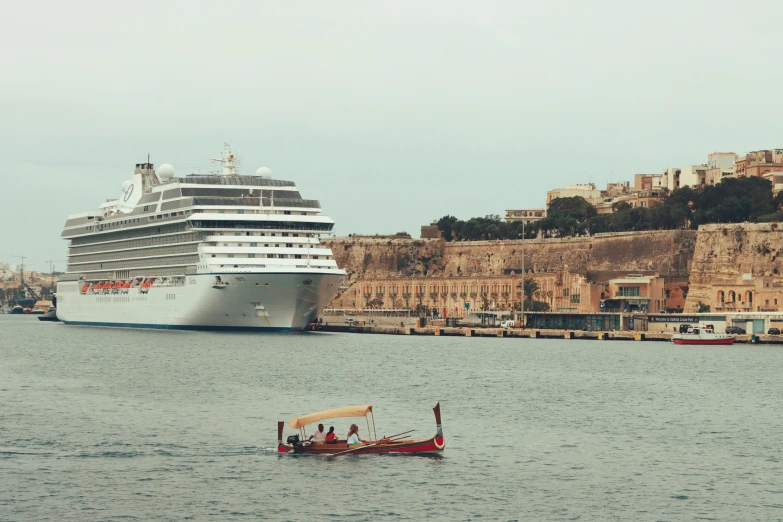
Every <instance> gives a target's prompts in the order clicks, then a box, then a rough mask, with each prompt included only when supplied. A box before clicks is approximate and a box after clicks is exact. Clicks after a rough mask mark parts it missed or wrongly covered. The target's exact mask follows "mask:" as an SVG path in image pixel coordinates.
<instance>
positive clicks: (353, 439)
mask: <svg viewBox="0 0 783 522" xmlns="http://www.w3.org/2000/svg"><path fill="white" fill-rule="evenodd" d="M347 443H348V445H349V446H355V445H357V444H361V443H362V441H360V440H359V426H357V425H356V424H351V429H349V430H348V437H347Z"/></svg>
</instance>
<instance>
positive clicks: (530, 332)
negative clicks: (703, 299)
mask: <svg viewBox="0 0 783 522" xmlns="http://www.w3.org/2000/svg"><path fill="white" fill-rule="evenodd" d="M316 331H322V332H341V333H355V334H381V335H428V336H434V337H496V338H518V339H581V340H593V341H659V342H669V341H671V339H672V336H673V335H674V333H673V332H672V333H669V332H636V331H614V332H603V331H600V332H599V331H584V330H556V329H551V330H537V329H532V328H487V327H470V326H457V327H444V326H421V327H417V326H389V325H373V324H364V325H345V324H323V325H319V326H318V327H316ZM734 342H735V343H739V344H743V343H748V344H780V345H783V336H781V335H767V334H745V335H736V336H735V340H734Z"/></svg>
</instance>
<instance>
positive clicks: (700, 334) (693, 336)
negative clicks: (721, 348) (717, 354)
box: [672, 324, 734, 345]
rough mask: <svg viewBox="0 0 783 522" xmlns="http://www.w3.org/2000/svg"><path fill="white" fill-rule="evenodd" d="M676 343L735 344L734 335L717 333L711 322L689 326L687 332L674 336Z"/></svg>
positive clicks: (673, 339) (673, 340)
mask: <svg viewBox="0 0 783 522" xmlns="http://www.w3.org/2000/svg"><path fill="white" fill-rule="evenodd" d="M672 342H673V343H674V344H699V345H727V344H734V336H733V335H729V334H718V333H715V328H714V327H713V326H712V325H711V324H705V325H700V326H697V327H689V328H688V330H687V331H686V332H685V333H681V334H674V335H673V336H672Z"/></svg>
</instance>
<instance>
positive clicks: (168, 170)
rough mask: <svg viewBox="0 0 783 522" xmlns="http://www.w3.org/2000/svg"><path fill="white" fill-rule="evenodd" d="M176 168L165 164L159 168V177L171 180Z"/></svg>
mask: <svg viewBox="0 0 783 522" xmlns="http://www.w3.org/2000/svg"><path fill="white" fill-rule="evenodd" d="M174 172H175V171H174V167H172V166H171V165H169V164H168V163H164V164H163V165H161V166H160V167H158V177H159V178H160V179H171V178H173V177H174Z"/></svg>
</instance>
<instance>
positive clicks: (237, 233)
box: [217, 231, 321, 237]
mask: <svg viewBox="0 0 783 522" xmlns="http://www.w3.org/2000/svg"><path fill="white" fill-rule="evenodd" d="M277 234H279V235H280V237H300V235H299V234H297V233H295V232H270V233H269V237H276V236H277ZM217 235H218V236H231V235H233V236H259V237H264V236H266V232H234V233H233V234H227V233H225V232H223V231H218V232H217ZM313 236H315V237H321V235H320V234H301V237H313Z"/></svg>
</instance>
